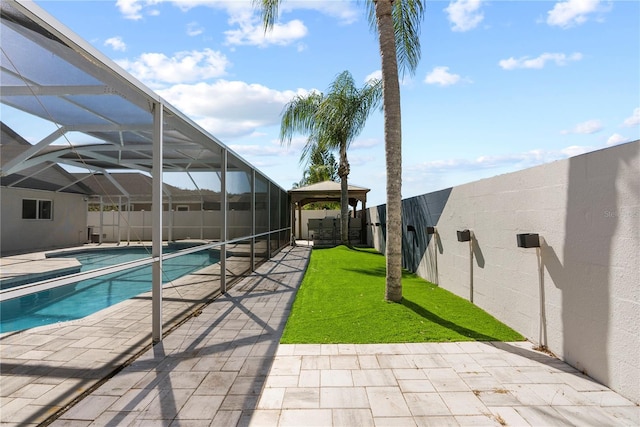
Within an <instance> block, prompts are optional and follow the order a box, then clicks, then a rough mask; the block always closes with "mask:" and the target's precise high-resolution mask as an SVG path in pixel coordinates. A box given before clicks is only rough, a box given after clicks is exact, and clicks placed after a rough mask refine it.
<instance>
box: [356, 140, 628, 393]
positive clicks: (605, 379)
mask: <svg viewBox="0 0 640 427" xmlns="http://www.w3.org/2000/svg"><path fill="white" fill-rule="evenodd" d="M385 209H386V207H385V206H384V205H381V206H376V207H372V208H369V209H368V210H367V223H368V224H369V225H368V227H369V231H368V236H369V244H370V245H371V246H373V247H375V248H376V249H378V250H380V251H381V252H384V246H385V245H384V242H385V235H386V227H385V225H386V224H385V217H386V211H385ZM402 209H403V249H402V251H403V265H404V267H405V268H407V269H408V270H410V271H413V272H416V273H417V274H418V275H420V276H421V277H423V278H425V279H427V280H429V281H431V282H433V283H436V284H438V285H439V286H441V287H443V288H445V289H447V290H449V291H451V292H453V293H455V294H457V295H459V296H461V297H464V298H467V299H470V300H472V301H473V302H474V303H475V304H476V305H478V306H479V307H481V308H483V309H484V310H486V311H488V312H489V313H491V314H492V315H493V316H495V317H496V318H498V319H500V320H501V321H502V322H504V323H506V324H507V325H509V326H511V327H512V328H514V329H516V330H517V331H518V332H520V333H521V334H523V335H524V336H525V337H527V338H528V339H529V340H530V341H532V342H534V343H536V344H539V345H541V346H545V347H546V348H547V349H548V350H550V351H551V352H553V353H554V354H555V355H557V356H558V357H559V358H561V359H563V360H564V361H566V362H567V363H569V364H570V365H572V366H574V367H575V368H577V369H578V370H580V371H582V372H584V373H586V374H588V375H589V376H591V377H592V378H594V379H596V380H598V381H600V382H601V383H603V384H604V385H606V386H608V387H610V388H612V389H613V390H615V391H617V392H618V393H620V394H622V395H623V396H625V397H627V398H629V399H631V400H632V401H634V402H635V403H639V402H640V273H639V271H640V267H639V266H640V140H639V141H634V142H630V143H626V144H622V145H618V146H613V147H609V148H606V149H603V150H599V151H594V152H591V153H587V154H583V155H580V156H575V157H572V158H569V159H566V160H560V161H556V162H553V163H549V164H545V165H541V166H537V167H533V168H530V169H526V170H523V171H519V172H514V173H510V174H505V175H500V176H496V177H492V178H488V179H483V180H480V181H476V182H472V183H469V184H465V185H461V186H458V187H454V188H449V189H446V190H442V191H438V192H434V193H429V194H424V195H421V196H417V197H412V198H408V199H405V200H403V204H402ZM377 224H379V225H377ZM428 227H434V228H435V230H433V229H428ZM463 230H469V231H470V233H469V234H470V236H471V239H470V241H463V242H460V241H458V237H457V231H463ZM429 232H433V234H430V233H429ZM522 233H536V234H538V235H539V241H540V247H537V248H536V247H534V248H523V247H519V246H518V245H517V238H516V236H517V235H518V234H522Z"/></svg>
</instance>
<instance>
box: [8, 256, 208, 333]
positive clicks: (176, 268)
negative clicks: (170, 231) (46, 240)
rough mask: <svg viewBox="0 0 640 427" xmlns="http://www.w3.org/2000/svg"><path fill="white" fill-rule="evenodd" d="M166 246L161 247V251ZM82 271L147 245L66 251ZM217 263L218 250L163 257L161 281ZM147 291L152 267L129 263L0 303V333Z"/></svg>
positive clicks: (81, 314) (97, 308) (73, 316)
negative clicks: (72, 282) (130, 264)
mask: <svg viewBox="0 0 640 427" xmlns="http://www.w3.org/2000/svg"><path fill="white" fill-rule="evenodd" d="M170 252H171V250H167V249H163V253H165V254H166V253H170ZM54 256H63V257H72V258H75V259H77V260H78V261H79V262H80V263H81V264H82V267H81V271H89V270H94V269H97V268H102V267H105V266H111V265H115V264H120V263H123V262H128V261H133V260H137V259H142V258H146V257H149V256H150V250H149V249H148V248H114V249H100V250H91V251H85V252H81V253H66V254H60V255H54ZM218 261H219V259H218V257H217V253H212V252H211V251H208V250H203V251H199V252H195V253H190V254H186V255H182V256H179V257H176V258H171V259H167V260H163V262H162V281H163V283H167V282H170V281H173V280H176V279H178V278H179V277H182V276H184V275H186V274H189V273H192V272H194V271H197V270H200V269H202V268H204V267H206V266H208V265H211V264H215V263H217V262H218ZM150 290H151V265H146V266H143V267H134V268H131V269H128V270H123V271H119V272H117V273H111V274H108V275H104V276H100V277H97V278H94V279H89V280H83V281H80V282H77V283H75V284H71V285H66V286H61V287H59V288H54V289H49V290H46V291H42V292H37V293H33V294H30V295H25V296H23V297H19V298H15V299H11V300H8V301H3V302H1V303H0V333H2V332H12V331H19V330H23V329H29V328H33V327H36V326H42V325H48V324H52V323H57V322H65V321H68V320H75V319H80V318H83V317H85V316H88V315H89V314H92V313H95V312H97V311H100V310H102V309H105V308H107V307H110V306H112V305H114V304H117V303H119V302H121V301H124V300H127V299H129V298H132V297H134V296H136V295H139V294H141V293H144V292H148V291H150Z"/></svg>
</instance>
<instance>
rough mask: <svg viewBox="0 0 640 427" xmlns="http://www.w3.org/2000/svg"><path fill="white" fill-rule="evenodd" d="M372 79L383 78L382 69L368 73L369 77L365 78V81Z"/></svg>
mask: <svg viewBox="0 0 640 427" xmlns="http://www.w3.org/2000/svg"><path fill="white" fill-rule="evenodd" d="M371 80H382V70H376V71H374V72H373V73H370V74H368V75H367V77H365V78H364V81H365V83H367V82H369V81H371Z"/></svg>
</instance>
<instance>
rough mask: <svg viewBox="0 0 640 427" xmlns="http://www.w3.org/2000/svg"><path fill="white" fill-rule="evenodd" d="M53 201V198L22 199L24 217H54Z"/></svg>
mask: <svg viewBox="0 0 640 427" xmlns="http://www.w3.org/2000/svg"><path fill="white" fill-rule="evenodd" d="M52 218H53V203H52V202H51V200H34V199H23V200H22V219H52Z"/></svg>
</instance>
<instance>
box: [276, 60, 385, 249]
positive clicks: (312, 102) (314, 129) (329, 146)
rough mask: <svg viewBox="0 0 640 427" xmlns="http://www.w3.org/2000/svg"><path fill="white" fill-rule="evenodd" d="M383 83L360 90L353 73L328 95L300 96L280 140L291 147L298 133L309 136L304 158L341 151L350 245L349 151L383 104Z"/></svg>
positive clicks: (345, 238)
mask: <svg viewBox="0 0 640 427" xmlns="http://www.w3.org/2000/svg"><path fill="white" fill-rule="evenodd" d="M381 99H382V84H381V82H380V81H379V80H375V79H374V80H370V81H368V82H366V83H365V84H364V86H363V87H362V88H357V87H356V85H355V82H354V80H353V77H352V76H351V73H349V72H348V71H343V72H342V73H340V74H338V76H337V77H336V79H335V80H334V81H333V83H332V84H331V86H329V89H328V91H327V93H326V94H323V93H320V92H312V93H310V94H308V95H304V96H303V95H298V96H296V97H295V98H293V99H292V100H291V101H290V102H289V103H288V104H287V105H286V106H285V107H284V113H283V114H282V122H281V125H280V141H281V142H282V143H283V144H284V143H286V144H290V143H291V139H292V138H293V135H294V134H295V133H301V134H304V135H308V139H307V143H306V144H305V147H304V149H303V151H302V155H303V156H304V157H307V156H311V155H312V154H313V153H314V151H315V150H338V151H339V152H340V163H339V166H338V176H339V177H340V190H341V191H340V211H341V212H340V216H341V218H340V240H341V241H342V243H343V244H345V245H348V244H349V193H348V191H349V186H348V183H347V176H348V175H349V161H348V160H347V149H348V148H349V145H350V144H351V142H352V141H353V140H354V139H355V138H356V137H357V136H358V135H359V134H360V132H362V129H363V128H364V125H365V123H366V121H367V118H368V117H369V114H370V113H371V111H372V110H373V109H374V108H376V107H377V106H378V105H380V101H381Z"/></svg>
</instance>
